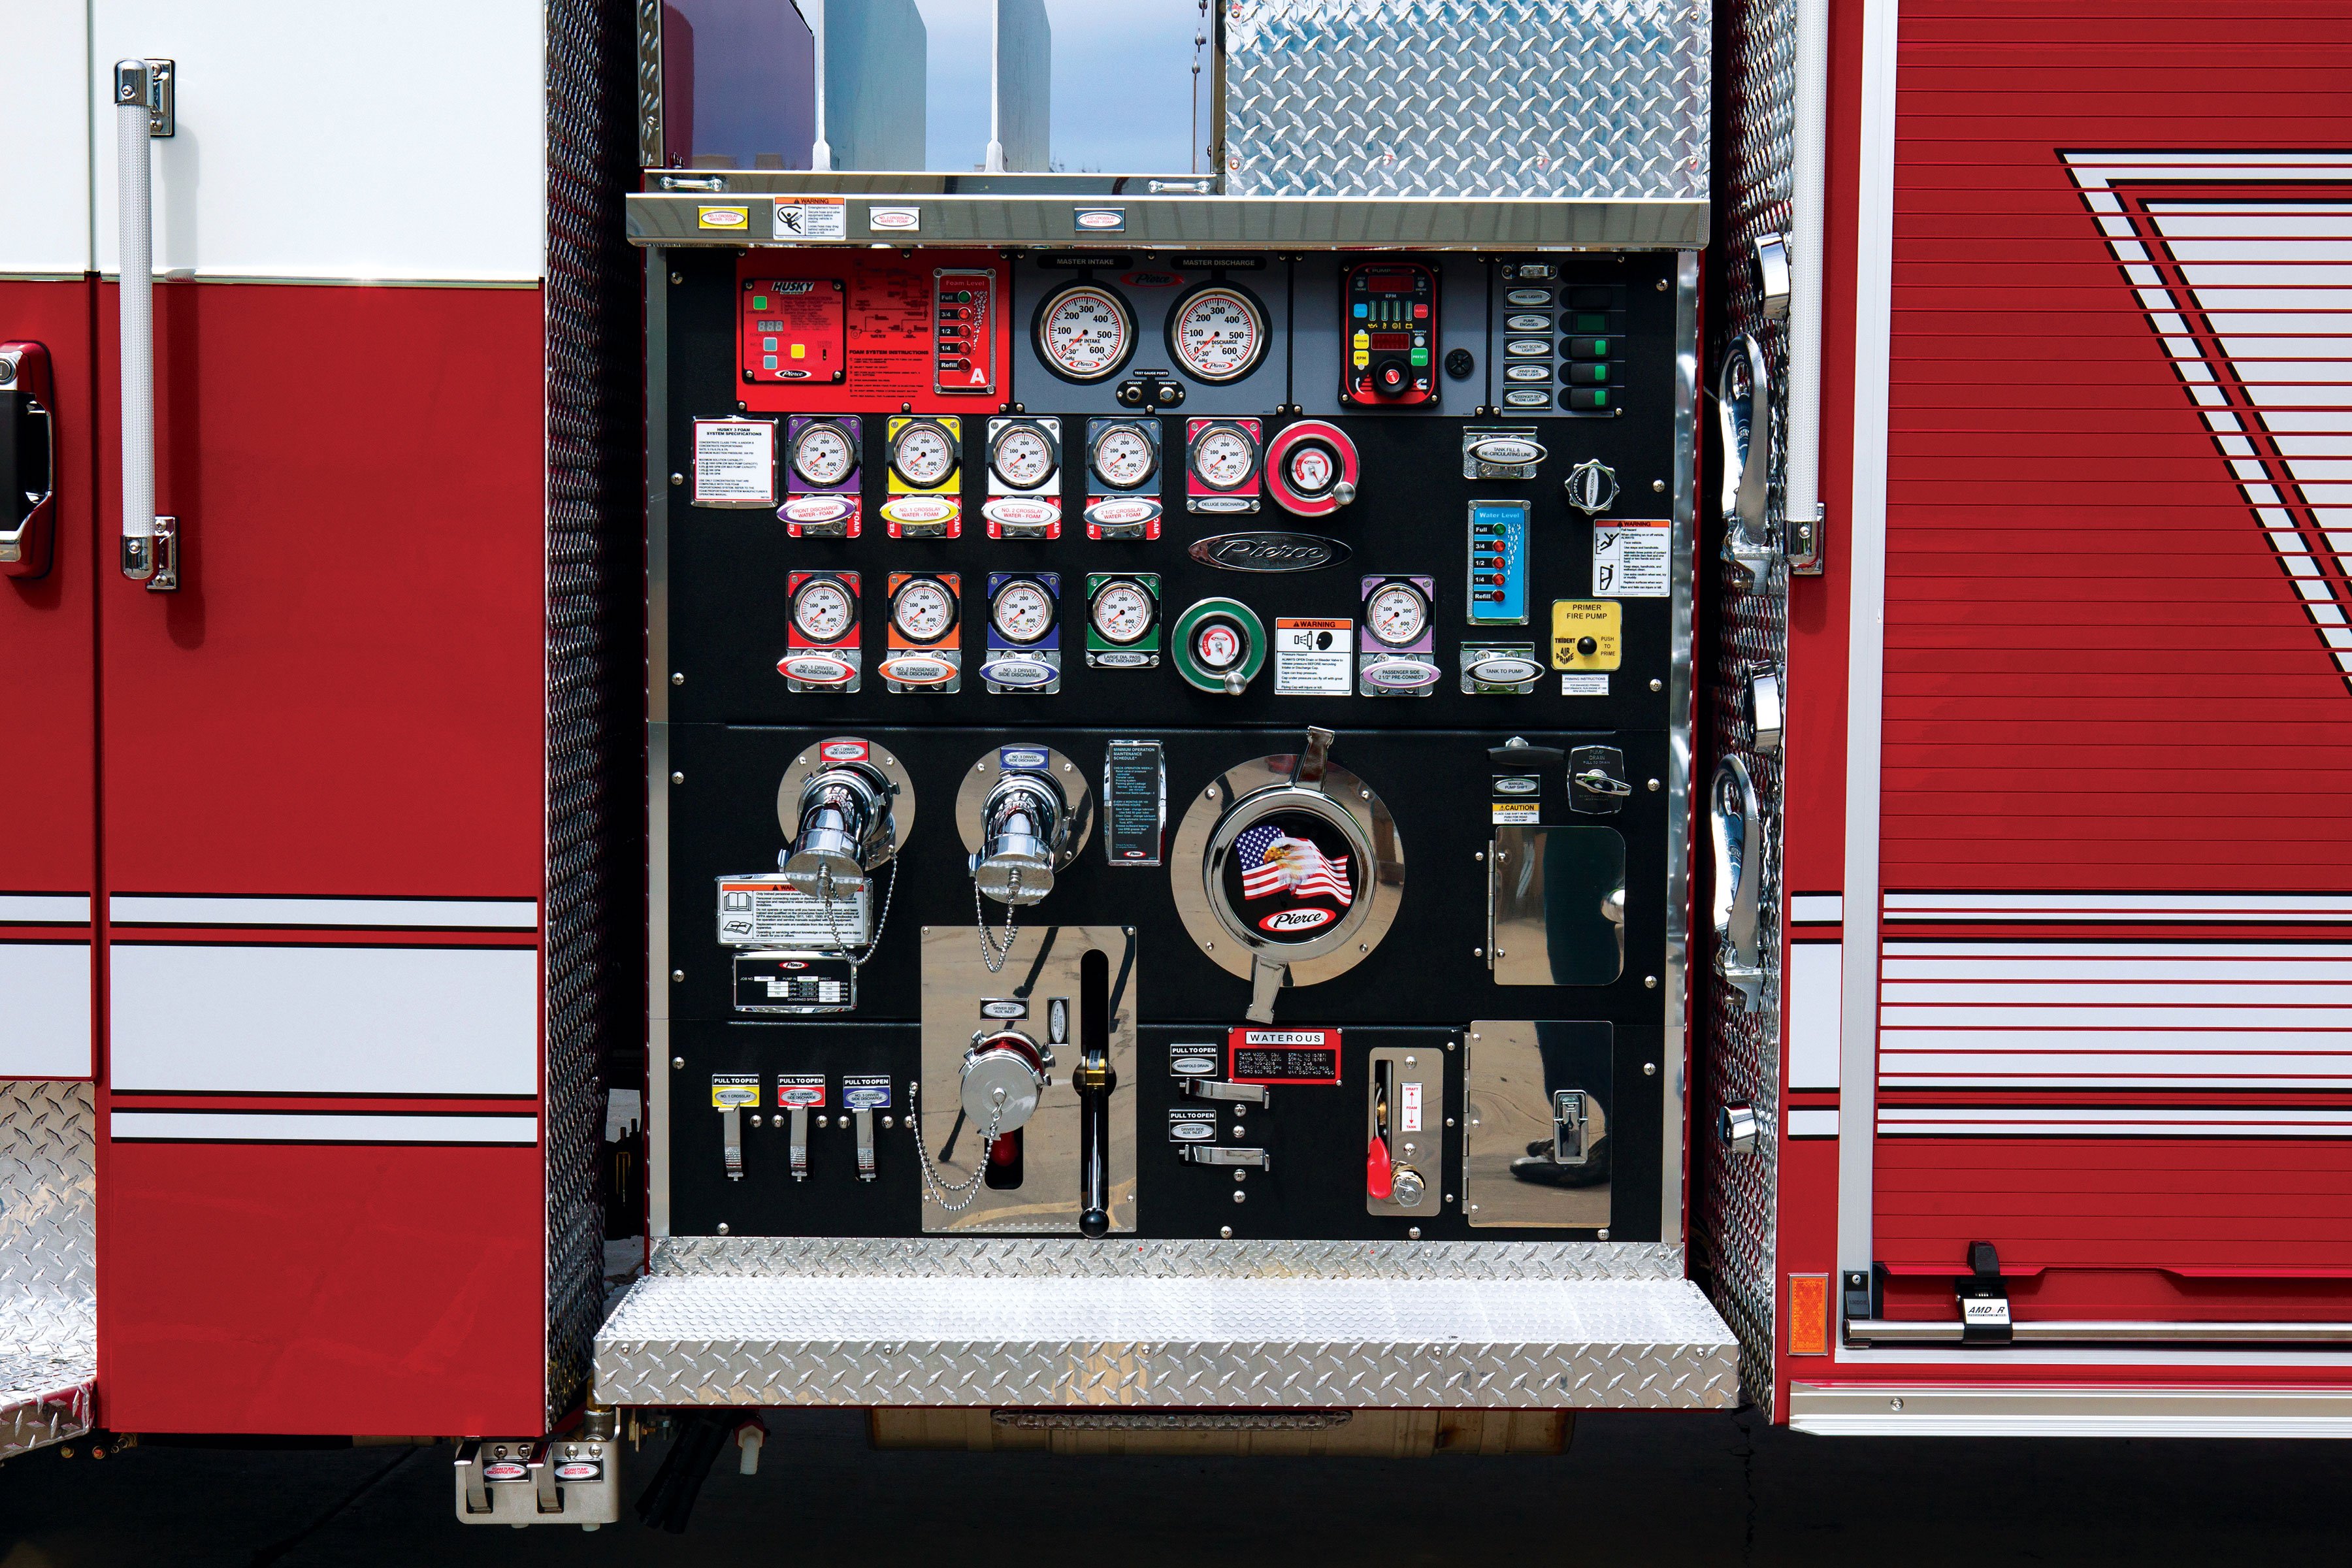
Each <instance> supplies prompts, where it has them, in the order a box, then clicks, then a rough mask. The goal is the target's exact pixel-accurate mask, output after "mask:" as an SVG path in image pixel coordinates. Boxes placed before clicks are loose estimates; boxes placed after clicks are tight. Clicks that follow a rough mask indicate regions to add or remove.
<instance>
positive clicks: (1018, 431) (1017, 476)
mask: <svg viewBox="0 0 2352 1568" xmlns="http://www.w3.org/2000/svg"><path fill="white" fill-rule="evenodd" d="M1059 462H1060V459H1059V458H1058V456H1057V455H1056V454H1055V450H1054V443H1053V442H1052V441H1050V440H1048V439H1047V438H1046V436H1045V431H1043V430H1041V429H1039V428H1038V427H1037V426H1034V425H1029V424H1013V425H1007V426H1004V427H1003V429H1002V430H1000V431H998V432H997V434H996V439H995V441H994V442H993V443H992V445H991V446H990V447H989V449H988V463H989V467H990V468H993V469H995V470H996V477H997V478H998V479H1002V480H1003V481H1004V483H1005V484H1006V485H1007V486H1008V487H1009V488H1011V489H1016V490H1034V489H1036V488H1037V487H1038V486H1040V485H1042V484H1044V483H1045V481H1046V480H1047V479H1052V478H1053V477H1054V469H1055V468H1056V467H1058V466H1059Z"/></svg>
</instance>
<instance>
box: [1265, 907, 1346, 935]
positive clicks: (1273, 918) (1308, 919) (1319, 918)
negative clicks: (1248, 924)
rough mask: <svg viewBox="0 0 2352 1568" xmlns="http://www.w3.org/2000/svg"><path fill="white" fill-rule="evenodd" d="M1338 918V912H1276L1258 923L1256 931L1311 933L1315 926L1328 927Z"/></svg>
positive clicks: (1308, 910)
mask: <svg viewBox="0 0 2352 1568" xmlns="http://www.w3.org/2000/svg"><path fill="white" fill-rule="evenodd" d="M1338 919H1339V912H1338V911H1337V910H1322V909H1298V910H1275V911H1274V913H1272V914H1270V915H1268V916H1266V917H1265V919H1264V920H1262V921H1258V922H1257V929H1258V930H1260V931H1276V932H1289V931H1313V930H1314V929H1315V928H1316V927H1317V926H1325V925H1329V924H1330V923H1331V922H1332V921H1336V920H1338Z"/></svg>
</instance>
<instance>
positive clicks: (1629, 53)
mask: <svg viewBox="0 0 2352 1568" xmlns="http://www.w3.org/2000/svg"><path fill="white" fill-rule="evenodd" d="M1710 26H1711V15H1710V6H1709V4H1708V0H1241V3H1240V4H1237V5H1229V6H1228V7H1227V10H1226V22H1225V171H1224V172H1225V185H1226V188H1227V189H1228V190H1230V191H1233V192H1235V193H1237V194H1241V195H1388V196H1395V195H1497V196H1586V197H1591V196H1685V197H1695V198H1699V199H1704V198H1705V196H1706V191H1707V93H1708V77H1707V69H1708V49H1709V35H1710Z"/></svg>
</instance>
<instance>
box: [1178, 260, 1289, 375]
mask: <svg viewBox="0 0 2352 1568" xmlns="http://www.w3.org/2000/svg"><path fill="white" fill-rule="evenodd" d="M1267 336H1268V334H1267V332H1266V327H1265V311H1264V310H1261V309H1259V308H1258V302H1257V301H1256V300H1254V299H1252V298H1251V297H1250V296H1249V295H1248V293H1246V292H1245V291H1244V290H1243V289H1236V288H1234V286H1232V285H1231V284H1227V283H1212V284H1209V285H1207V286H1206V287H1203V288H1200V289H1194V290H1192V292H1191V293H1190V294H1187V295H1185V296H1184V298H1182V299H1181V300H1178V301H1177V302H1176V308H1175V309H1174V310H1171V311H1169V312H1168V352H1169V353H1171V354H1172V355H1173V356H1175V360H1176V363H1178V364H1179V365H1181V366H1182V367H1183V371H1184V374H1187V375H1189V376H1191V377H1192V378H1193V379H1194V380H1196V381H1208V382H1227V381H1239V380H1240V379H1241V378H1242V377H1244V376H1245V375H1247V374H1249V373H1250V372H1252V371H1254V370H1255V369H1256V368H1257V365H1258V362H1259V361H1260V360H1262V359H1264V358H1265V346H1266V339H1267Z"/></svg>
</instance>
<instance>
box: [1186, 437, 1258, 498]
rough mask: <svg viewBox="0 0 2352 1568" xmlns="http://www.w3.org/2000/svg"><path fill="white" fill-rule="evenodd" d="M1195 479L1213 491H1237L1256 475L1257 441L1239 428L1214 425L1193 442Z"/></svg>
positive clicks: (1193, 473)
mask: <svg viewBox="0 0 2352 1568" xmlns="http://www.w3.org/2000/svg"><path fill="white" fill-rule="evenodd" d="M1255 472H1257V442H1256V440H1255V438H1253V437H1251V435H1250V433H1249V432H1248V431H1246V430H1244V429H1243V428H1242V427H1241V426H1238V425H1212V426H1209V427H1208V428H1207V429H1206V430H1203V431H1202V432H1201V435H1200V437H1199V438H1198V439H1197V440H1195V441H1194V442H1193V443H1192V477H1193V478H1194V479H1199V480H1200V481H1201V482H1202V484H1204V485H1206V486H1208V487H1209V488H1210V489H1213V490H1235V489H1241V488H1242V486H1244V485H1245V484H1247V483H1249V480H1250V476H1251V475H1252V474H1254V473H1255Z"/></svg>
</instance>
